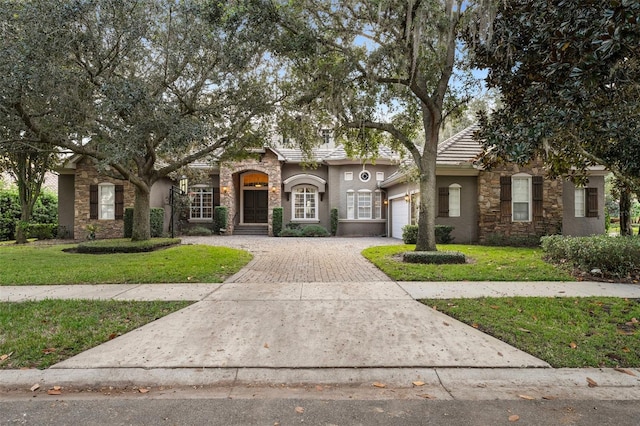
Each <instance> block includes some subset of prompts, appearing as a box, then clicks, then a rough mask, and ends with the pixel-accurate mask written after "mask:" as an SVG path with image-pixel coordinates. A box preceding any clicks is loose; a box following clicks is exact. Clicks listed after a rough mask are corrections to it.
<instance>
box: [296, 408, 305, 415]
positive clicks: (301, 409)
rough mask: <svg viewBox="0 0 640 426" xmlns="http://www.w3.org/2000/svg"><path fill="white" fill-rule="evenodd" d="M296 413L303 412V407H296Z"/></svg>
mask: <svg viewBox="0 0 640 426" xmlns="http://www.w3.org/2000/svg"><path fill="white" fill-rule="evenodd" d="M296 413H298V414H303V413H304V408H302V407H296Z"/></svg>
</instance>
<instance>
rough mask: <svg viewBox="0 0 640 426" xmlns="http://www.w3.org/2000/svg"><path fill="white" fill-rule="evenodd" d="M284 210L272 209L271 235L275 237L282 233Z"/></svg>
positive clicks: (280, 208) (279, 208)
mask: <svg viewBox="0 0 640 426" xmlns="http://www.w3.org/2000/svg"><path fill="white" fill-rule="evenodd" d="M283 212H284V209H283V208H282V207H275V208H274V209H273V219H272V220H271V223H272V226H273V235H274V236H275V237H278V236H280V232H282V215H283Z"/></svg>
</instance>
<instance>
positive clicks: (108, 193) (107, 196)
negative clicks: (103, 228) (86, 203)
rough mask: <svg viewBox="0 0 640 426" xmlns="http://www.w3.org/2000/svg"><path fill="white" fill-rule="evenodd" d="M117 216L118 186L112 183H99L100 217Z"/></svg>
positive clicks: (104, 218)
mask: <svg viewBox="0 0 640 426" xmlns="http://www.w3.org/2000/svg"><path fill="white" fill-rule="evenodd" d="M115 218H116V186H115V185H114V184H111V183H102V184H100V185H98V219H101V220H113V219H115Z"/></svg>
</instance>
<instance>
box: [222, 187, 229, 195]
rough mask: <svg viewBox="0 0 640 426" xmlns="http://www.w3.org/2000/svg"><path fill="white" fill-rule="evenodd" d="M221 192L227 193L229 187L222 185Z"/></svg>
mask: <svg viewBox="0 0 640 426" xmlns="http://www.w3.org/2000/svg"><path fill="white" fill-rule="evenodd" d="M222 193H223V194H228V193H229V187H228V186H223V187H222Z"/></svg>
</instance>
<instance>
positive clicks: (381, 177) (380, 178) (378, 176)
mask: <svg viewBox="0 0 640 426" xmlns="http://www.w3.org/2000/svg"><path fill="white" fill-rule="evenodd" d="M376 180H377V181H378V182H381V181H383V180H384V172H376Z"/></svg>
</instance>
